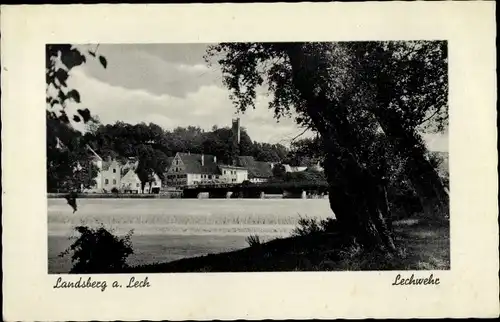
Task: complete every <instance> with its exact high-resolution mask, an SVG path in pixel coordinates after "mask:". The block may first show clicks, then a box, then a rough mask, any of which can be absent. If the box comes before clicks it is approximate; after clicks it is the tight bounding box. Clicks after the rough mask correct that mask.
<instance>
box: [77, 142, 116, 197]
mask: <svg viewBox="0 0 500 322" xmlns="http://www.w3.org/2000/svg"><path fill="white" fill-rule="evenodd" d="M87 150H88V151H90V153H91V154H92V163H93V164H94V165H95V166H96V167H97V176H96V177H95V178H94V180H95V185H94V186H93V187H91V188H90V189H86V190H85V192H94V193H99V192H111V190H113V188H115V189H117V190H118V189H119V188H120V179H121V175H120V170H121V165H120V163H118V161H116V160H107V161H104V160H103V159H102V158H101V157H100V156H99V155H98V154H97V153H96V152H95V151H94V150H93V149H92V148H91V147H90V146H87Z"/></svg>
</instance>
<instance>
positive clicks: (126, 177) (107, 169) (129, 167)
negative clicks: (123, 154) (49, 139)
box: [84, 146, 162, 193]
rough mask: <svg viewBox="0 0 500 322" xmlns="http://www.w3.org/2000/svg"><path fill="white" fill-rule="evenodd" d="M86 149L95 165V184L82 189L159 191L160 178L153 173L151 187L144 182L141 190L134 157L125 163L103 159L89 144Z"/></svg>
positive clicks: (104, 191) (125, 191)
mask: <svg viewBox="0 0 500 322" xmlns="http://www.w3.org/2000/svg"><path fill="white" fill-rule="evenodd" d="M87 149H88V150H89V151H90V152H91V153H92V156H93V157H92V162H93V163H94V164H95V165H96V167H97V176H96V178H95V185H94V186H93V187H91V188H90V189H86V190H84V191H85V192H89V193H110V192H113V191H118V192H123V193H150V190H151V192H152V193H159V192H160V188H161V186H162V180H161V179H160V178H159V176H158V175H157V174H156V173H153V181H152V184H151V187H150V185H149V184H146V185H145V187H144V191H141V180H140V179H139V176H138V175H137V173H136V170H137V166H138V165H139V162H138V161H137V160H136V159H135V158H129V160H127V161H126V162H125V163H123V162H119V161H118V160H108V161H104V160H103V159H102V158H101V157H100V156H99V155H98V154H97V153H96V152H95V151H94V150H93V149H92V148H91V147H90V146H87Z"/></svg>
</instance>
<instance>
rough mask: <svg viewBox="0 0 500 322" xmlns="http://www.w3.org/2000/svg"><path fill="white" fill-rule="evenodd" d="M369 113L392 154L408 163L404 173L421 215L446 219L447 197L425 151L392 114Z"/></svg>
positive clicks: (378, 111) (376, 111)
mask: <svg viewBox="0 0 500 322" xmlns="http://www.w3.org/2000/svg"><path fill="white" fill-rule="evenodd" d="M373 113H374V114H375V116H376V117H377V119H378V120H379V124H380V126H381V127H382V129H383V130H384V132H385V133H386V135H387V136H388V137H389V138H390V139H391V141H392V142H393V144H394V147H395V148H396V151H397V152H398V153H399V154H400V155H402V156H403V157H406V159H407V160H408V162H407V165H406V166H407V167H406V168H407V173H408V176H409V178H410V180H411V183H412V185H413V187H414V189H415V192H416V193H417V195H418V196H419V198H420V203H421V204H422V208H423V210H424V213H425V214H427V215H429V216H434V215H442V216H443V217H444V216H445V215H447V213H448V209H449V208H448V207H449V196H448V193H447V192H446V190H445V186H444V184H443V181H442V180H441V178H440V177H439V175H438V174H437V172H436V169H434V168H433V166H432V165H431V163H430V162H429V161H428V160H427V159H426V158H425V148H424V147H423V145H422V144H421V143H420V142H419V141H418V139H417V138H416V137H415V135H416V133H411V132H410V133H409V132H408V130H406V129H404V128H403V125H402V124H403V122H402V121H401V120H399V119H398V117H397V115H396V114H395V112H394V113H390V112H384V111H382V110H381V109H377V108H376V109H373Z"/></svg>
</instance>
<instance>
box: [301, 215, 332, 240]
mask: <svg viewBox="0 0 500 322" xmlns="http://www.w3.org/2000/svg"><path fill="white" fill-rule="evenodd" d="M337 225H338V223H337V220H336V219H334V218H327V219H323V220H320V221H318V220H317V219H316V218H303V217H300V219H299V222H298V226H297V227H295V228H294V230H293V231H292V235H293V236H307V235H311V234H317V233H326V232H336V231H338V228H337V227H338V226H337Z"/></svg>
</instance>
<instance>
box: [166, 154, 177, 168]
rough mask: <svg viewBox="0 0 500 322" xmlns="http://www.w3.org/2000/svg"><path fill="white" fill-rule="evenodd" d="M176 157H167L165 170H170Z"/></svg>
mask: <svg viewBox="0 0 500 322" xmlns="http://www.w3.org/2000/svg"><path fill="white" fill-rule="evenodd" d="M174 159H175V157H167V168H166V169H165V171H168V169H169V168H170V167H171V166H172V162H174Z"/></svg>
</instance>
